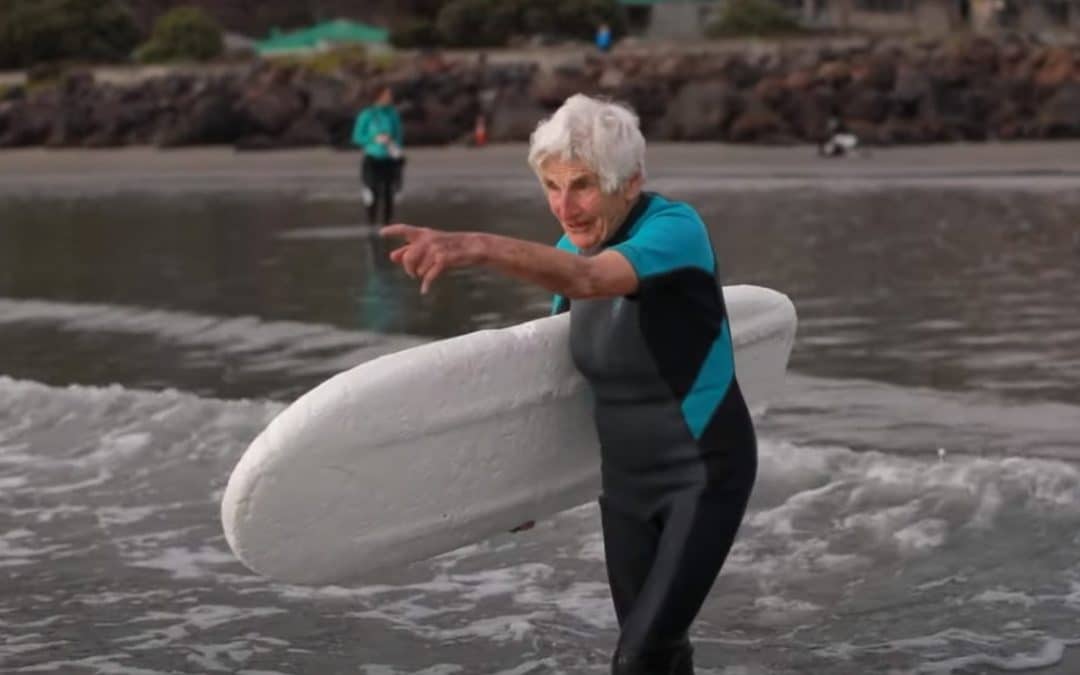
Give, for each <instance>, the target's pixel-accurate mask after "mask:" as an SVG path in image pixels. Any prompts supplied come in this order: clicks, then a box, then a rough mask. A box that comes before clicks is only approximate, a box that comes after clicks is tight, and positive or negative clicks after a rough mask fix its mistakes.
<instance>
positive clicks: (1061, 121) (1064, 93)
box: [1037, 82, 1080, 138]
mask: <svg viewBox="0 0 1080 675" xmlns="http://www.w3.org/2000/svg"><path fill="white" fill-rule="evenodd" d="M1037 128H1038V133H1039V135H1040V136H1042V137H1044V138H1065V137H1070V138H1076V137H1080V82H1068V83H1066V84H1064V85H1062V86H1061V88H1060V89H1058V91H1057V93H1055V94H1054V95H1053V96H1052V97H1051V98H1050V99H1049V100H1047V102H1046V103H1045V104H1044V105H1043V107H1042V109H1041V110H1039V116H1038V127H1037Z"/></svg>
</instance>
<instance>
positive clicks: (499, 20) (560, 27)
mask: <svg viewBox="0 0 1080 675" xmlns="http://www.w3.org/2000/svg"><path fill="white" fill-rule="evenodd" d="M605 22H606V23H607V24H608V25H609V26H611V29H612V31H613V32H614V33H615V34H616V35H618V34H620V33H622V32H624V29H625V20H624V17H623V14H622V12H621V11H620V10H619V5H618V3H617V2H616V0H450V2H448V3H446V4H445V5H444V6H443V7H442V9H441V10H440V11H439V14H438V18H437V19H436V21H435V28H436V30H437V31H438V37H439V39H440V40H441V41H442V42H443V43H445V44H446V45H449V46H452V47H495V46H503V45H505V44H507V42H509V41H510V38H512V37H514V36H526V37H528V36H536V35H549V36H558V37H566V38H576V39H585V40H591V39H592V38H593V36H594V35H595V33H596V28H597V26H599V25H600V24H601V23H605Z"/></svg>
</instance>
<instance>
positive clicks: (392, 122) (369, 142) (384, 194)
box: [352, 86, 405, 225]
mask: <svg viewBox="0 0 1080 675" xmlns="http://www.w3.org/2000/svg"><path fill="white" fill-rule="evenodd" d="M404 140H405V139H404V134H403V132H402V128H401V117H400V116H399V115H398V112H397V109H396V108H395V107H394V92H393V90H392V89H391V88H390V87H388V86H386V87H382V88H380V89H379V91H378V94H377V95H376V97H375V102H374V103H373V104H372V105H370V106H368V107H367V108H364V109H363V110H361V111H360V114H359V115H357V116H356V124H355V125H354V126H353V133H352V142H353V144H354V145H358V146H360V147H361V148H363V150H364V163H363V165H362V168H361V171H360V175H361V180H362V181H363V187H362V190H363V192H362V196H363V199H364V205H365V206H367V212H368V223H370V224H372V225H375V224H381V225H385V224H387V223H389V222H390V221H391V220H392V219H393V217H394V194H395V193H396V192H398V191H400V190H401V183H402V169H403V165H404V163H405V154H404V151H403V150H402V145H403V144H404ZM380 207H381V208H380ZM380 210H381V211H382V219H381V220H378V219H377V217H378V215H379V211H380Z"/></svg>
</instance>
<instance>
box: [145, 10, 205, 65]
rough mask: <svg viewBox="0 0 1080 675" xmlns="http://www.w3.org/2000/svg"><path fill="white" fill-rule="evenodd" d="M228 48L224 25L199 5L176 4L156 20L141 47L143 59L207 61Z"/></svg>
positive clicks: (150, 60)
mask: <svg viewBox="0 0 1080 675" xmlns="http://www.w3.org/2000/svg"><path fill="white" fill-rule="evenodd" d="M224 48H225V40H224V37H223V36H222V31H221V26H219V25H218V24H217V22H216V21H214V20H213V19H212V18H211V17H210V16H209V15H208V14H207V13H206V12H204V11H203V10H201V9H199V8H197V7H177V8H175V9H172V10H170V11H169V12H167V13H165V14H163V15H162V16H161V17H159V18H158V20H157V21H155V22H154V30H153V31H152V32H151V34H150V40H149V41H147V43H146V44H144V45H143V46H142V47H139V50H138V52H137V53H136V58H138V60H139V61H142V62H143V63H156V62H161V61H208V60H210V59H213V58H215V57H217V56H220V55H221V53H222V51H224Z"/></svg>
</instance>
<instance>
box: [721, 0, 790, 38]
mask: <svg viewBox="0 0 1080 675" xmlns="http://www.w3.org/2000/svg"><path fill="white" fill-rule="evenodd" d="M800 30H801V27H800V26H799V22H798V21H797V20H796V19H795V18H794V17H793V16H791V14H789V13H788V12H787V10H785V9H784V8H783V7H781V6H780V5H778V4H776V3H775V2H773V0H730V1H729V2H728V3H727V4H726V5H725V6H724V8H723V10H722V11H721V12H720V16H719V17H718V18H717V19H716V21H714V22H713V23H711V24H709V26H708V27H707V28H706V31H705V32H706V34H707V35H708V36H709V37H767V36H773V35H784V34H788V33H797V32H799V31H800Z"/></svg>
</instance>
